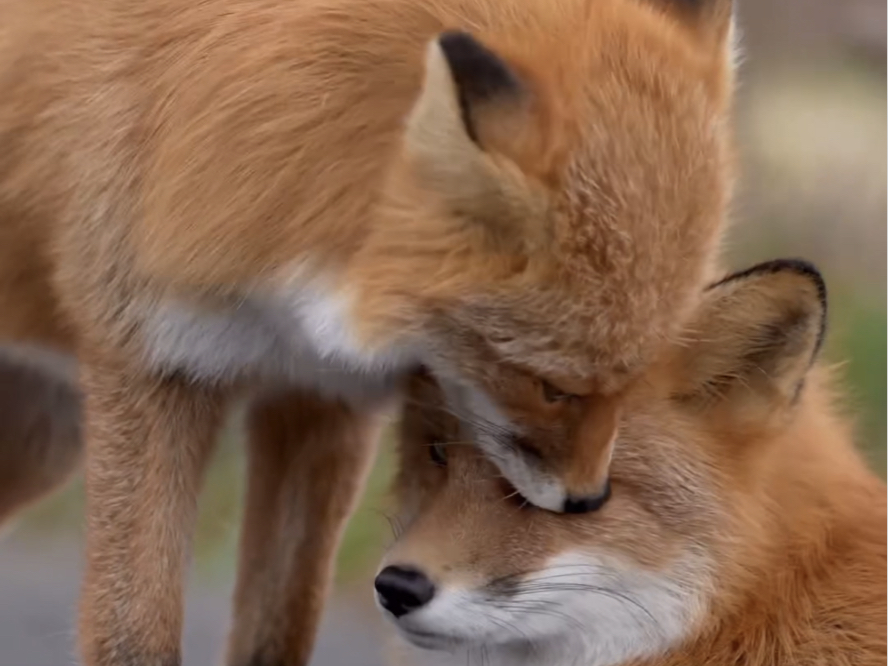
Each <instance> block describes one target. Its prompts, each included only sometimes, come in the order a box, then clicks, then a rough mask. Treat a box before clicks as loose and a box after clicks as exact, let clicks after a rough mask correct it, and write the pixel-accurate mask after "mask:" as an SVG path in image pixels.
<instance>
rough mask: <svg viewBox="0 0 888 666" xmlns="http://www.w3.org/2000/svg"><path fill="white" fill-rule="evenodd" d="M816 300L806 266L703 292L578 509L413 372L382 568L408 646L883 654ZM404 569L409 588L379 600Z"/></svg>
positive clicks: (679, 656)
mask: <svg viewBox="0 0 888 666" xmlns="http://www.w3.org/2000/svg"><path fill="white" fill-rule="evenodd" d="M824 317H825V290H824V288H823V284H822V281H821V280H820V277H819V275H818V274H817V273H816V271H814V269H813V268H812V267H811V266H809V265H807V264H803V263H800V262H771V263H768V264H764V265H761V266H758V267H756V268H754V269H751V270H749V271H744V272H743V273H739V274H736V275H733V276H731V277H730V278H728V279H726V280H724V281H722V282H720V283H718V284H717V285H715V286H713V287H711V288H710V289H708V290H707V291H706V292H705V294H704V297H703V300H702V303H701V305H700V307H699V309H698V311H697V312H696V313H695V314H694V315H693V316H692V319H691V324H690V327H689V328H688V329H687V330H686V334H685V337H684V340H683V343H682V344H680V345H676V346H674V347H673V348H671V349H670V350H667V351H664V353H663V355H662V356H661V357H660V358H659V360H658V361H657V362H656V363H654V365H653V366H652V368H651V369H650V371H649V372H648V373H647V374H646V375H645V377H644V378H643V380H641V381H640V382H639V383H638V384H636V385H634V387H633V388H632V389H631V391H630V395H629V397H627V407H626V410H625V412H624V415H623V418H622V419H621V422H620V424H619V435H618V440H617V443H616V447H615V451H614V456H613V461H612V466H611V472H612V477H611V479H612V496H611V499H610V501H609V502H607V503H606V504H604V506H603V507H601V508H600V509H599V510H598V511H597V512H596V513H591V514H587V515H583V516H563V515H562V516H558V515H553V514H548V513H546V512H541V511H539V510H537V509H535V508H533V507H531V506H529V505H527V504H526V503H525V502H524V501H523V500H522V498H521V497H520V496H519V495H518V494H517V493H516V492H515V491H514V489H513V488H511V487H510V486H509V485H508V483H507V482H505V481H504V480H503V479H502V478H501V476H500V475H498V474H497V473H496V470H495V468H493V467H491V465H490V464H489V463H487V462H486V461H485V460H484V459H482V458H480V457H479V456H478V455H477V453H476V452H474V451H473V450H472V449H471V447H466V446H463V445H461V444H460V440H459V438H458V433H457V432H456V431H455V430H454V427H453V423H452V420H451V419H450V417H449V416H448V415H447V414H446V413H443V412H440V411H438V410H436V409H435V405H437V404H440V400H439V398H438V397H436V396H437V391H438V389H437V388H436V387H435V385H434V384H433V383H430V382H429V381H428V380H425V379H422V378H417V379H416V380H415V382H414V384H413V387H412V393H411V395H412V400H411V405H412V406H411V407H409V408H408V410H407V413H406V414H405V419H404V425H403V440H402V442H401V471H400V474H399V477H398V491H399V498H400V503H401V508H402V515H401V521H400V522H401V524H402V525H403V533H402V534H401V536H400V537H399V538H398V540H397V541H396V543H395V544H394V546H393V547H392V549H391V551H390V552H389V553H388V555H387V557H386V560H385V562H386V567H385V568H384V569H383V570H382V572H381V573H380V575H379V578H377V589H378V590H379V592H378V597H379V600H380V603H381V604H382V606H383V608H385V609H387V615H388V616H389V618H390V619H392V620H393V621H394V622H395V623H396V625H397V626H398V629H399V630H400V633H401V634H402V636H403V637H404V638H406V639H407V640H408V641H409V642H411V643H413V644H415V645H417V646H419V647H423V648H426V649H429V650H437V651H439V652H438V654H434V653H431V652H426V653H423V654H425V655H426V656H425V657H422V656H417V658H416V659H415V661H413V662H408V663H416V664H426V663H427V664H464V663H467V662H466V659H467V653H468V658H469V662H468V663H475V662H472V661H471V659H472V658H474V659H477V663H479V664H497V665H500V664H502V665H505V664H510V665H512V666H519V665H531V664H533V665H542V664H547V665H549V666H568V665H576V666H593V665H594V666H617V665H626V666H628V665H632V666H679V665H680V664H706V665H707V666H730V665H734V664H739V663H742V664H746V665H748V666H802V665H805V666H814V665H821V664H838V665H844V666H851V665H852V664H855V665H864V664H866V665H873V666H875V664H880V663H884V661H885V658H886V632H885V614H886V593H885V586H886V527H885V525H886V500H885V497H886V493H885V486H884V485H883V483H882V482H881V481H880V480H879V479H878V478H876V477H875V475H873V474H872V473H871V472H870V471H868V470H867V469H866V467H865V465H864V463H863V462H862V460H861V459H860V457H859V455H858V454H857V452H856V451H855V450H854V447H853V445H852V444H851V438H850V433H849V429H848V427H847V424H846V423H845V422H844V420H843V419H842V418H841V417H840V416H838V415H837V414H836V410H835V405H834V403H835V402H836V398H835V395H834V393H833V391H832V390H831V389H830V382H829V378H828V373H827V372H826V371H825V370H824V369H823V368H821V367H816V366H815V367H814V368H813V369H812V368H810V366H811V362H812V358H813V357H814V355H815V354H816V351H817V349H818V348H819V346H820V341H821V338H822V335H823V322H824ZM404 572H409V576H408V574H405V573H404ZM406 577H409V578H410V579H411V581H413V583H412V585H413V588H412V589H413V590H416V589H418V587H417V583H416V581H417V580H424V581H426V582H427V585H428V587H427V588H425V592H424V596H423V598H422V599H421V601H422V603H418V601H420V599H419V598H418V597H415V596H414V597H413V598H412V601H409V603H408V602H406V601H405V598H404V597H403V596H402V597H400V598H398V597H397V596H396V597H394V599H395V600H394V601H392V596H391V595H392V590H393V589H396V588H397V581H398V580H399V579H406ZM404 589H407V588H404Z"/></svg>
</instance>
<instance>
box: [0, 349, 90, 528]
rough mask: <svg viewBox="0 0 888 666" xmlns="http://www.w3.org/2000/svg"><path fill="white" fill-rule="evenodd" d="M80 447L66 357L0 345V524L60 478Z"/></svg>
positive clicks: (75, 464) (70, 467)
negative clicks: (0, 346)
mask: <svg viewBox="0 0 888 666" xmlns="http://www.w3.org/2000/svg"><path fill="white" fill-rule="evenodd" d="M82 450H83V444H82V438H81V431H80V393H79V391H78V389H77V385H76V382H75V378H74V372H73V368H72V365H71V362H70V360H67V359H64V358H56V357H53V356H47V355H45V354H43V353H42V352H41V353H40V354H32V353H29V352H27V351H22V350H10V349H5V348H3V349H0V525H2V524H3V523H4V522H5V521H6V520H7V519H8V518H9V517H10V516H11V515H12V514H13V513H15V512H16V511H17V510H19V509H22V508H24V507H25V506H26V505H28V504H30V503H31V502H33V501H34V500H37V499H38V498H40V497H42V496H44V495H46V494H47V493H49V492H50V491H52V490H54V489H55V488H57V487H59V486H60V485H61V484H62V483H63V482H64V481H66V480H67V479H68V478H69V477H70V476H71V474H72V472H73V471H74V470H75V469H76V468H77V467H78V465H79V462H80V459H81V456H82Z"/></svg>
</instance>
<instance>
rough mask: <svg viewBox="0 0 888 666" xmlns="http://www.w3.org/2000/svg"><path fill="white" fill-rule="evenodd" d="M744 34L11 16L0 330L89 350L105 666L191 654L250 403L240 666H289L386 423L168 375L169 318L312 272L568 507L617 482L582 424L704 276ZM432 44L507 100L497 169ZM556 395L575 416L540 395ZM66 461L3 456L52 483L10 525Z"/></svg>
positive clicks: (93, 526)
mask: <svg viewBox="0 0 888 666" xmlns="http://www.w3.org/2000/svg"><path fill="white" fill-rule="evenodd" d="M729 14H730V2H728V0H711V1H710V2H709V3H702V4H700V5H699V7H698V8H697V9H696V10H693V9H688V8H687V7H686V3H679V2H675V3H673V2H668V1H667V0H663V1H662V2H647V1H645V0H559V1H557V2H552V1H551V0H534V1H530V0H526V1H525V0H522V1H521V2H517V1H515V0H513V1H509V2H507V1H505V0H499V1H494V0H487V1H484V2H478V1H477V0H434V1H432V0H430V1H428V2H415V1H414V0H385V1H384V2H378V3H368V2H359V1H356V0H299V1H295V2H280V1H278V0H237V1H234V2H231V1H228V0H211V1H209V2H185V1H183V0H144V1H143V0H138V1H137V0H94V1H92V0H79V1H74V0H0V63H2V64H0V338H2V340H4V341H6V340H12V341H17V342H20V341H28V342H31V343H37V344H43V345H46V346H49V347H53V348H56V349H60V350H62V351H65V352H70V353H73V354H75V355H76V356H77V358H78V361H79V363H80V367H81V373H82V382H81V383H82V387H83V389H84V397H83V401H84V404H85V423H84V425H83V431H84V433H85V439H86V448H87V455H86V459H87V490H88V493H89V502H88V506H89V512H90V516H89V525H90V535H89V547H88V558H87V560H88V570H87V574H86V584H85V587H84V592H83V604H82V611H81V637H82V638H81V642H82V651H83V654H84V658H85V661H86V664H87V665H88V666H111V665H112V664H113V665H114V666H119V665H125V666H169V665H173V664H178V663H179V659H180V657H179V648H178V641H179V631H180V625H181V596H182V593H181V576H182V573H183V571H184V568H185V563H186V561H187V552H188V536H189V531H190V526H191V524H192V521H193V518H194V516H193V514H194V507H195V502H196V496H197V493H198V491H199V487H200V479H201V475H202V471H203V467H204V465H205V463H206V461H207V458H208V456H209V454H210V450H211V443H212V441H213V438H214V436H215V431H216V428H217V427H218V424H219V422H220V419H221V417H222V415H223V413H224V411H225V408H226V407H227V405H228V402H229V401H230V400H231V399H233V398H235V397H238V396H240V395H242V393H240V391H242V390H246V389H249V390H250V393H249V396H250V397H251V398H253V399H257V400H259V399H261V400H262V403H261V405H262V406H253V407H252V410H253V414H254V418H253V423H254V424H255V425H254V428H253V434H252V438H251V439H252V441H251V444H250V451H251V460H252V462H251V472H250V487H251V491H250V494H249V497H248V499H247V502H248V506H247V511H246V515H247V516H248V522H247V524H246V526H245V530H244V534H245V537H244V543H243V546H242V556H243V558H244V562H245V564H244V566H243V568H242V569H241V572H240V577H239V584H238V594H237V595H236V600H235V605H236V609H235V621H234V634H233V637H232V640H231V653H230V657H229V661H230V663H231V664H232V665H233V666H242V665H243V664H245V663H248V661H249V660H250V659H264V660H265V662H269V663H274V665H275V666H278V664H286V665H287V666H301V665H303V664H304V663H305V662H306V660H307V655H308V653H309V651H310V648H311V644H312V640H313V628H314V626H315V624H316V622H317V617H318V611H319V607H320V602H319V599H320V598H321V596H322V595H323V591H324V590H325V589H326V585H327V580H328V575H327V574H328V570H329V566H330V557H331V554H332V552H333V550H334V549H335V544H336V541H337V535H338V534H339V532H340V530H341V527H342V522H343V520H344V519H345V515H346V513H347V508H348V507H349V506H350V505H351V503H352V501H353V496H354V493H355V492H357V489H358V488H359V486H360V482H359V479H360V476H361V473H362V471H363V468H364V465H365V463H366V459H367V456H368V455H369V450H370V448H371V447H370V444H369V440H370V439H371V438H372V436H373V431H374V428H373V427H372V426H371V425H370V424H371V423H372V422H373V421H374V419H375V416H374V414H375V411H376V408H375V407H374V408H370V407H365V408H355V407H345V406H343V404H341V403H339V402H338V401H337V400H334V399H328V400H322V399H320V398H317V397H310V396H308V395H307V394H306V393H305V392H303V393H300V394H299V395H300V397H292V394H291V392H290V391H289V389H286V388H285V389H279V387H278V386H277V384H276V383H275V384H274V385H273V386H269V382H267V381H264V380H267V379H268V378H267V377H263V376H260V377H254V376H253V375H251V374H250V373H249V372H245V373H243V374H244V375H245V376H242V375H237V376H234V377H229V376H227V375H226V376H225V377H223V378H222V379H221V380H219V381H215V380H216V379H218V378H217V377H215V376H213V377H209V378H208V377H206V376H203V375H201V374H200V372H196V371H194V369H193V368H191V367H180V366H179V365H176V364H175V363H169V364H167V365H164V364H163V363H162V362H161V361H157V362H155V355H157V356H160V357H162V358H161V360H162V361H164V362H166V361H168V360H169V356H167V357H163V353H167V352H170V350H169V349H163V346H162V345H160V344H158V339H162V338H163V335H165V334H166V333H168V331H169V327H170V326H172V324H171V321H172V322H173V323H175V316H171V315H170V314H169V312H168V311H167V310H166V309H165V308H169V307H173V306H175V307H182V308H185V309H187V311H188V313H189V314H191V315H194V316H195V317H198V318H199V317H205V318H208V319H212V317H213V316H217V315H218V316H219V317H223V316H224V317H228V316H231V315H232V312H238V311H239V310H238V309H239V308H240V306H242V305H243V304H244V303H253V302H254V301H255V302H259V303H261V304H263V306H264V304H266V302H267V301H272V302H273V303H274V305H275V307H277V306H279V305H280V303H281V302H286V303H290V301H287V300H286V298H291V299H292V301H293V302H297V301H298V302H299V303H302V301H299V298H297V297H299V296H304V294H302V293H295V294H294V293H291V292H290V291H288V289H291V287H293V283H294V282H296V283H299V281H300V280H304V281H306V282H308V281H311V280H314V281H317V282H318V283H319V284H320V287H322V288H323V289H325V290H327V292H329V293H327V292H325V294H324V298H326V299H329V300H332V301H334V304H337V305H342V304H344V305H342V306H343V308H345V310H346V312H345V313H344V314H343V319H344V320H347V323H348V325H349V330H348V333H349V334H350V336H351V337H353V338H354V340H353V341H351V342H353V343H354V345H355V347H357V348H358V351H359V352H360V353H362V354H367V355H371V356H372V354H373V353H376V352H377V351H378V350H379V349H381V348H384V347H386V346H387V345H388V346H390V347H393V348H398V346H399V343H400V341H401V340H402V338H409V339H411V340H412V341H413V342H416V341H421V342H422V343H424V344H425V346H426V347H428V348H429V349H431V350H433V352H434V360H435V361H436V362H437V363H438V365H439V366H440V367H443V368H446V369H448V370H450V371H452V372H453V373H455V374H458V375H460V376H461V377H462V378H463V379H464V380H466V381H469V382H471V383H473V384H474V385H475V386H477V387H478V388H479V389H480V390H482V391H484V392H486V393H487V394H489V396H490V397H491V399H492V400H493V401H494V402H496V403H497V406H498V407H499V408H500V409H501V410H502V411H503V412H504V413H506V414H507V415H508V417H509V418H510V419H511V420H513V421H515V422H516V423H517V424H519V425H521V427H523V428H524V429H525V430H526V431H527V433H528V435H527V437H526V443H527V444H528V445H529V447H531V448H533V450H534V451H535V452H536V454H537V462H536V464H537V465H538V466H539V467H540V469H541V470H542V473H545V474H547V475H549V476H551V477H552V478H554V479H555V480H556V481H557V483H558V484H560V491H563V492H565V493H568V494H579V495H582V494H584V493H591V492H596V491H598V490H600V488H601V485H602V483H603V479H604V478H605V476H606V464H607V460H608V458H609V453H610V451H609V446H610V442H611V440H612V437H611V436H610V435H611V434H612V433H608V432H602V433H600V436H599V435H596V437H597V438H598V439H599V440H600V441H599V446H594V447H593V446H580V445H579V444H578V443H577V442H578V441H579V440H578V437H577V435H578V433H581V432H583V433H586V434H587V435H588V432H589V427H587V424H588V423H589V418H590V417H589V415H590V414H595V413H598V412H599V411H600V410H602V409H604V410H605V411H607V410H609V409H610V406H611V405H612V406H613V407H614V409H616V407H617V405H616V403H615V402H614V401H615V397H614V396H619V395H621V394H620V391H621V390H622V389H623V388H624V386H625V385H626V383H627V381H628V379H629V378H631V377H632V376H633V375H634V374H636V373H637V372H638V369H639V368H640V367H641V366H642V365H643V363H644V362H645V361H646V360H647V359H648V358H649V357H650V356H651V355H652V354H653V353H654V352H653V350H654V349H655V348H656V347H657V346H658V345H659V344H660V343H661V342H662V340H664V339H669V338H670V337H672V336H673V335H674V333H675V331H676V330H678V328H679V326H680V323H681V320H682V318H683V317H684V315H685V314H686V313H687V312H689V311H690V309H691V308H692V307H693V304H694V302H695V300H696V296H697V293H698V287H699V285H700V284H701V282H702V281H703V280H705V279H706V278H707V276H709V275H710V274H711V273H712V265H713V263H714V261H715V255H716V249H717V245H718V239H719V235H720V231H721V229H722V226H723V221H724V217H725V206H726V202H727V199H728V196H729V190H730V181H731V173H730V168H729V163H730V150H729V136H728V131H727V130H728V128H727V125H728V112H729V105H730V91H731V72H730V63H729V62H728V61H729V55H728V50H729V48H728V44H727V41H728V24H729ZM447 28H461V29H464V30H470V31H472V32H473V33H474V34H475V35H477V38H478V39H480V40H481V41H482V42H484V43H485V44H487V45H488V46H489V47H490V48H491V49H493V50H494V51H496V53H497V54H499V55H498V57H499V58H501V59H502V60H503V62H505V63H507V64H508V66H509V67H510V68H511V69H512V70H514V72H515V73H516V75H517V77H518V78H519V79H520V80H521V82H522V91H523V94H522V95H518V96H508V95H507V96H505V97H503V98H500V99H494V100H487V101H485V102H484V103H479V104H478V105H476V106H475V107H474V108H472V109H471V119H472V121H473V123H474V126H475V129H476V131H477V134H478V141H479V142H480V143H481V144H482V146H483V148H482V147H479V146H478V145H475V144H473V143H472V142H471V141H468V140H467V138H466V136H467V128H466V127H463V126H462V125H459V126H457V125H456V124H454V123H453V122H452V121H453V119H454V116H453V114H450V115H448V112H447V109H449V108H450V107H449V106H448V104H450V105H451V106H452V105H453V104H454V103H455V96H454V90H453V83H452V81H451V80H450V79H449V78H448V77H447V76H443V77H442V76H439V77H438V78H437V79H435V78H434V77H433V76H432V74H431V72H432V71H433V70H434V67H435V66H436V63H437V65H438V66H440V65H441V62H442V56H441V55H440V53H438V54H437V55H436V53H437V52H436V51H435V49H434V48H431V49H429V50H428V51H427V58H426V65H427V67H426V70H425V71H424V70H423V49H424V48H426V45H427V44H428V43H429V42H430V40H432V39H433V38H434V37H435V35H436V34H437V33H440V32H441V31H442V30H444V29H447ZM436 58H437V60H436ZM439 74H440V72H439ZM435 103H438V106H435ZM429 104H431V106H429ZM454 108H455V107H454ZM429 109H431V111H429ZM441 109H444V112H441ZM451 110H452V109H451ZM405 119H406V124H405ZM405 127H406V128H405ZM300 285H301V283H300ZM297 286H299V285H297ZM301 286H304V285H301ZM314 286H315V284H314V282H312V288H314ZM297 291H298V290H297ZM334 297H335V298H334ZM323 304H324V305H326V304H327V301H323ZM241 311H242V310H241ZM174 314H175V313H174ZM274 314H279V312H275V313H274ZM201 321H202V322H205V320H201ZM226 321H227V320H226ZM322 328H323V327H322ZM226 330H227V329H226ZM195 331H196V332H197V333H198V334H200V333H201V332H202V329H200V328H199V326H198V327H194V328H193V329H192V330H191V332H192V333H193V332H195ZM152 336H153V337H152ZM330 337H334V336H330ZM252 338H253V336H252V335H251V336H241V338H239V339H238V342H244V341H246V342H247V343H249V342H250V340H252ZM210 347H211V349H210V350H209V352H210V353H211V354H210V355H212V353H215V352H216V351H218V350H217V349H216V347H224V345H210ZM158 349H160V351H158ZM173 351H181V349H180V348H176V349H174V350H173ZM186 351H189V352H190V351H192V350H190V349H188V350H186ZM202 351H203V352H206V351H207V350H202ZM340 351H341V350H340ZM211 360H215V359H211ZM277 360H278V359H273V361H277ZM182 366H187V364H182ZM436 369H437V368H436ZM275 379H277V378H275ZM256 380H262V381H263V382H264V385H263V386H262V387H261V389H262V392H261V393H257V392H256V390H254V389H257V387H256V383H257V381H256ZM0 381H2V379H0ZM546 385H554V386H555V387H556V388H557V389H558V390H559V391H561V392H562V393H567V394H575V396H574V397H572V398H570V399H567V400H563V401H559V402H556V403H554V404H549V403H547V402H546V401H545V400H544V391H543V390H542V387H544V386H546ZM269 392H270V393H271V394H272V395H278V396H281V397H277V398H269V399H268V401H265V397H261V398H257V397H256V396H257V395H259V396H267V395H268V393H269ZM601 405H604V407H602V406H601ZM294 409H298V410H300V414H299V415H298V416H294V415H293V414H292V413H291V412H293V410H294ZM615 413H616V411H614V414H615ZM274 424H277V425H274ZM4 427H5V426H4ZM594 427H595V428H598V426H597V425H594ZM13 431H15V424H13V425H12V426H10V430H9V431H8V432H13ZM319 439H323V440H325V441H324V442H323V447H321V443H320V442H318V441H316V440H319ZM326 440H331V441H326ZM285 442H287V443H288V445H285ZM349 443H350V447H351V448H348V449H347V450H346V449H345V448H343V447H345V446H346V445H348V444H349ZM60 445H61V444H60ZM71 446H74V448H75V450H74V452H73V453H70V454H66V455H60V456H52V457H50V458H43V459H40V460H38V461H37V462H35V461H34V460H33V458H31V459H29V456H27V455H23V456H20V457H17V458H16V460H19V461H21V462H20V463H16V464H17V465H19V469H18V470H17V471H16V472H15V474H16V477H17V478H21V479H25V478H27V479H35V480H36V481H35V482H34V483H32V482H31V481H28V482H27V483H24V484H23V487H27V490H23V491H22V493H21V495H20V496H19V497H17V498H13V499H11V500H9V502H7V503H6V505H5V506H4V507H0V510H2V511H4V512H5V511H8V510H11V508H12V506H11V503H14V502H24V501H26V500H30V499H32V498H33V497H34V496H35V495H36V494H39V493H40V492H42V491H44V490H48V489H49V488H50V487H51V486H53V485H54V484H55V483H57V482H58V481H59V480H60V479H62V478H64V477H66V476H67V473H68V472H69V471H70V469H71V468H72V467H73V466H74V464H75V462H76V460H77V459H78V454H77V451H76V446H75V445H71ZM315 448H317V449H318V450H315ZM20 450H21V449H20ZM274 461H277V463H279V464H280V466H281V469H276V470H275V472H276V473H277V474H279V476H271V477H269V476H268V475H269V474H271V472H270V471H266V470H271V469H273V468H276V463H275V462H274ZM306 461H308V462H306ZM303 463H304V464H303ZM309 463H310V464H309ZM53 465H55V466H56V467H54V468H53V469H52V470H51V473H49V474H44V473H45V472H46V469H47V468H49V467H52V466H53ZM290 465H292V468H291V467H290ZM317 467H322V468H324V469H325V470H327V472H325V474H324V475H321V474H316V473H315V470H316V468H317ZM284 468H286V469H287V472H286V473H284V472H283V469H284ZM571 470H582V474H579V473H574V472H571ZM537 471H539V470H537ZM327 474H329V477H327V476H326V475H327ZM321 479H327V480H328V482H329V485H327V484H320V480H321ZM291 502H296V506H289V504H290V503H291ZM289 512H292V513H289ZM276 518H280V519H279V520H276ZM299 525H302V526H303V527H304V528H305V530H304V531H303V530H300V529H297V526H299ZM257 541H258V543H257ZM287 554H295V555H294V556H293V557H292V558H289V559H288V557H287ZM260 562H261V563H267V567H266V568H265V569H264V570H262V571H259V570H257V569H256V567H257V566H260V565H259V564H257V563H260ZM305 572H313V574H311V575H309V574H305ZM300 575H306V576H309V577H308V578H300ZM272 576H277V577H278V579H277V580H276V581H272V580H271V577H272ZM258 618H262V623H264V624H262V623H260V621H259V619H258ZM260 624H261V625H262V626H260ZM263 663H264V662H263Z"/></svg>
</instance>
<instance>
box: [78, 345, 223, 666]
mask: <svg viewBox="0 0 888 666" xmlns="http://www.w3.org/2000/svg"><path fill="white" fill-rule="evenodd" d="M82 386H83V392H84V406H85V410H84V438H85V442H86V491H87V520H88V531H87V552H86V573H85V579H84V586H83V590H82V596H81V605H80V649H81V653H82V656H83V662H84V665H85V666H180V664H181V647H180V643H181V632H182V617H183V607H182V606H183V592H182V588H183V577H184V573H185V569H186V566H187V561H188V556H189V547H190V537H191V532H192V529H193V524H194V520H195V514H196V509H197V495H198V490H199V487H200V482H201V478H202V474H203V471H204V469H205V467H206V463H207V460H208V458H209V454H210V453H211V449H212V445H213V443H214V441H215V437H216V434H217V428H218V426H219V424H220V420H221V416H222V406H223V401H222V400H221V399H220V397H219V396H218V395H217V394H215V393H213V392H209V391H202V390H201V389H199V388H197V387H195V386H193V385H189V384H188V383H186V382H185V381H182V380H181V378H178V377H171V378H165V379H161V378H156V377H146V376H145V375H142V374H140V373H137V372H131V371H129V369H128V368H126V367H123V366H119V365H117V364H114V363H107V362H98V363H97V362H94V361H93V362H90V361H86V362H84V363H83V364H82Z"/></svg>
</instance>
